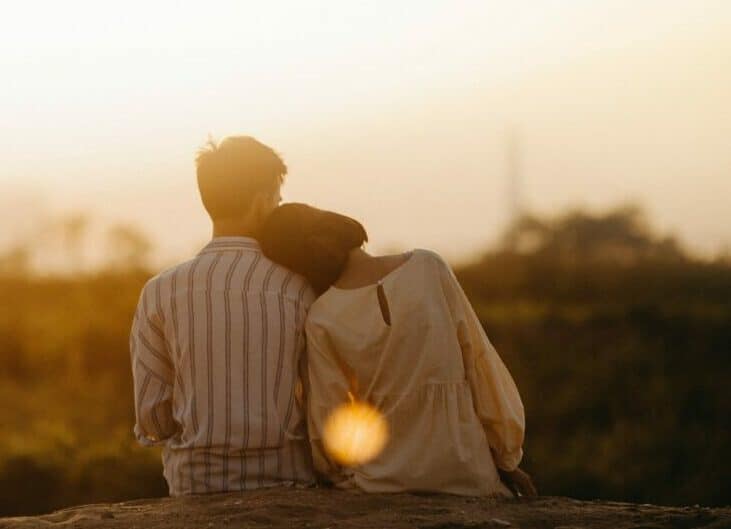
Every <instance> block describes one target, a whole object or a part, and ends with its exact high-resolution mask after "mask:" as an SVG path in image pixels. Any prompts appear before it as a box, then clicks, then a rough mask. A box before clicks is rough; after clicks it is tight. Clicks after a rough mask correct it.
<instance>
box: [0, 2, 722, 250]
mask: <svg viewBox="0 0 731 529" xmlns="http://www.w3.org/2000/svg"><path fill="white" fill-rule="evenodd" d="M110 5H111V4H108V3H103V2H88V1H73V0H71V1H67V2H37V1H32V0H31V1H26V2H14V3H12V4H11V3H7V4H6V3H3V5H2V17H0V72H2V83H0V157H1V158H0V159H2V161H3V163H2V166H1V168H0V184H1V185H2V186H3V193H2V195H0V226H2V227H0V244H2V243H8V242H12V241H14V240H18V239H22V238H24V237H29V236H31V235H32V233H34V230H35V231H37V230H39V229H40V230H42V229H43V226H44V222H45V219H47V218H48V217H49V216H53V215H59V214H64V213H66V212H72V211H78V210H83V211H87V212H89V213H90V214H91V215H92V216H93V218H94V219H96V220H97V223H98V224H100V225H101V224H105V223H106V224H109V223H113V222H125V223H131V224H134V225H136V226H138V227H140V228H141V229H144V230H145V231H147V232H148V233H149V234H150V235H151V237H152V238H153V241H154V242H155V247H156V248H157V255H158V257H159V259H160V260H164V261H169V260H174V259H177V258H182V257H184V256H187V255H189V254H190V253H191V252H193V251H195V250H196V249H197V248H199V247H200V246H201V245H202V244H203V243H205V241H206V240H207V239H208V238H209V237H210V224H209V221H208V219H207V217H206V215H205V212H204V211H203V209H202V207H201V205H200V201H199V199H198V196H197V191H196V188H195V168H194V164H193V159H194V157H195V152H196V150H197V149H198V148H199V147H200V146H201V145H202V144H203V143H204V142H205V141H206V139H207V137H208V136H209V135H212V136H213V137H214V138H216V139H221V138H223V137H225V136H228V135H235V134H247V135H253V136H255V137H257V138H258V139H260V140H261V141H263V142H265V143H267V144H269V145H271V146H273V147H274V148H275V149H276V150H277V151H278V152H280V153H281V154H282V156H283V158H284V159H285V161H286V163H287V165H288V166H289V169H290V174H289V176H288V179H287V182H286V184H285V186H284V188H283V196H284V199H285V200H286V201H299V202H308V203H311V204H313V205H316V206H319V207H324V208H329V209H333V210H336V211H339V212H343V213H346V214H349V215H351V216H354V217H356V218H358V219H359V220H361V221H362V222H363V224H364V225H365V226H366V228H367V230H368V232H369V235H370V240H371V243H370V244H369V249H371V250H373V251H375V252H382V251H391V250H397V249H404V248H409V247H426V248H431V249H434V250H437V251H439V252H441V253H443V254H444V255H446V256H447V257H448V258H450V259H452V260H465V259H469V258H472V257H474V256H475V255H477V254H479V253H480V252H482V251H483V250H484V249H485V248H486V247H487V246H488V245H490V244H492V243H494V242H495V241H496V240H497V239H498V237H499V235H500V233H501V231H502V230H503V229H504V228H505V226H506V223H507V222H508V220H509V218H510V215H511V211H512V210H511V205H510V204H511V197H512V196H514V195H511V194H510V191H509V189H510V186H509V184H508V173H509V171H508V167H507V165H508V164H507V162H506V160H507V152H508V145H509V143H510V142H511V141H512V144H513V146H514V148H515V152H517V160H518V163H517V168H518V169H517V170H518V175H519V183H520V185H519V187H518V190H519V192H518V196H519V199H520V204H521V207H522V208H523V209H524V210H526V211H534V212H536V213H539V214H553V213H556V212H560V211H563V210H565V209H566V208H569V207H576V206H585V207H588V208H591V209H596V210H601V209H605V208H609V207H611V206H613V205H616V204H618V203H621V202H625V201H634V202H638V203H641V204H643V205H644V206H645V208H646V210H647V213H648V216H649V218H650V220H651V221H652V223H653V224H654V225H656V226H657V227H658V229H659V230H660V231H663V232H669V233H670V232H672V233H675V234H677V235H679V236H680V237H681V239H682V240H683V241H684V242H685V243H686V246H688V248H689V249H691V250H693V251H696V252H699V253H703V254H707V255H711V254H713V253H714V252H717V251H720V250H722V249H724V248H728V247H730V246H731V207H729V206H731V198H730V197H731V98H729V97H728V94H729V93H731V2H728V1H725V0H716V1H713V0H695V1H690V0H688V1H676V0H662V1H660V0H633V1H625V0H612V1H601V0H595V1H591V2H588V1H583V0H556V1H548V0H545V1H541V0H533V1H527V0H522V1H521V0H517V1H510V2H508V1H501V2H497V1H490V0H482V1H475V2H472V1H461V2H460V1H452V2H447V1H441V2H436V1H428V0H421V1H400V2H385V1H383V2H380V1H375V0H374V1H369V2H357V1H349V2H342V1H340V2H323V1H311V2H299V1H290V2H283V1H280V2H277V1H271V2H246V1H237V2H180V1H179V2H171V1H156V2H137V1H128V2H124V3H118V4H114V5H113V7H110Z"/></svg>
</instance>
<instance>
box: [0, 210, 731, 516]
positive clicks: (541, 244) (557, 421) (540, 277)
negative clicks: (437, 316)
mask: <svg viewBox="0 0 731 529" xmlns="http://www.w3.org/2000/svg"><path fill="white" fill-rule="evenodd" d="M137 235H139V237H140V238H137ZM137 235H135V236H130V237H129V238H128V239H129V240H130V241H131V242H130V244H129V246H128V247H125V248H126V249H125V250H124V252H126V253H125V255H127V256H128V257H129V260H128V261H127V262H126V264H125V259H126V258H123V257H122V258H119V259H116V260H115V261H114V266H113V267H110V268H108V269H105V271H103V272H97V273H86V274H84V275H77V276H59V277H41V276H32V275H28V274H27V273H26V274H17V273H14V274H7V275H5V276H3V275H1V274H0V297H2V299H3V300H11V301H10V302H6V303H3V304H2V305H0V354H2V358H3V363H2V366H0V421H2V424H3V426H4V429H5V430H4V432H5V433H4V435H3V436H2V437H0V514H3V515H10V514H32V513H39V512H46V511H49V510H51V509H54V508H57V507H60V506H63V505H70V504H78V503H89V502H99V501H115V500H122V499H129V498H135V497H145V496H147V497H149V496H160V495H165V494H167V489H166V486H165V482H164V480H163V478H162V474H161V463H160V454H159V452H158V451H157V450H150V449H143V448H140V447H137V446H136V445H135V443H134V441H133V439H132V425H133V422H134V417H133V409H132V387H131V373H130V367H129V351H128V333H129V327H130V324H131V320H132V314H133V311H134V309H135V306H136V303H137V299H138V296H139V292H140V290H141V288H142V286H143V284H144V283H145V281H146V280H147V279H148V278H149V277H150V275H151V274H152V272H151V271H148V270H146V269H145V263H146V256H147V253H146V252H148V251H149V248H148V246H147V245H145V244H142V243H141V242H140V241H144V240H145V239H144V236H143V235H141V234H137ZM125 237H127V236H126V235H125V236H124V237H121V239H124V238H125ZM138 243H139V244H138ZM455 271H456V273H457V275H458V277H459V279H460V281H461V283H462V285H463V286H464V288H465V291H466V292H467V294H468V296H469V297H470V299H471V301H472V303H473V305H474V307H475V309H476V311H477V312H478V314H479V316H480V318H481V320H482V322H483V324H484V325H485V328H486V330H487V333H488V335H489V336H490V338H491V340H492V341H493V343H494V344H495V345H496V347H497V349H498V351H499V352H500V354H501V356H502V357H503V359H504V360H505V362H506V364H507V365H508V367H509V368H510V370H511V372H512V373H513V375H514V377H515V379H516V381H517V383H518V386H519V388H520V390H521V394H522V396H523V399H524V402H525V407H526V413H527V423H528V431H527V441H526V447H525V454H526V455H525V460H524V464H525V466H526V467H527V468H528V470H529V471H531V472H532V473H534V474H535V477H536V482H537V484H538V485H539V487H540V490H541V492H542V493H544V494H562V495H568V496H573V497H578V498H606V499H617V500H630V501H640V502H657V503H666V504H688V503H690V504H692V503H701V504H708V505H721V504H728V503H731V480H729V479H728V477H729V476H731V463H729V461H731V459H729V458H728V457H724V456H725V454H728V453H730V452H731V440H730V439H729V434H728V432H729V431H731V428H730V427H731V400H730V399H728V388H727V387H726V386H727V384H728V381H729V380H731V378H730V376H731V355H729V352H731V263H730V262H729V261H728V260H727V259H725V260H724V259H719V260H717V261H707V260H700V259H697V258H695V257H693V256H691V255H688V254H687V253H686V252H684V251H683V250H682V248H681V247H680V245H679V244H678V243H677V242H675V241H674V240H673V239H671V238H666V237H661V236H658V235H656V234H655V233H654V232H653V231H652V229H651V228H650V227H649V226H648V225H647V224H646V222H645V221H644V220H643V216H642V212H641V211H640V210H639V209H638V208H636V207H622V208H617V209H615V210H613V211H610V212H607V213H604V214H590V213H587V212H583V211H573V212H569V213H567V214H565V215H561V216H558V217H556V218H539V217H526V218H524V219H521V220H520V221H519V222H518V223H517V224H516V226H513V227H512V228H511V230H510V231H509V232H508V233H507V234H506V236H505V238H504V243H503V244H502V245H501V246H500V247H498V248H495V249H493V250H491V251H490V252H487V253H485V254H484V256H483V257H482V258H481V259H480V260H479V261H477V262H476V263H472V264H470V265H465V266H460V267H457V268H456V270H455Z"/></svg>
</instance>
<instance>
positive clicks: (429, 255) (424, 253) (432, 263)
mask: <svg viewBox="0 0 731 529" xmlns="http://www.w3.org/2000/svg"><path fill="white" fill-rule="evenodd" d="M412 252H413V256H414V257H418V258H419V259H421V260H422V261H423V262H424V263H425V264H426V265H427V266H429V267H431V268H433V269H434V270H435V271H439V272H443V271H447V270H451V268H450V267H449V264H447V261H445V260H444V258H443V257H442V256H441V255H439V254H438V253H437V252H435V251H434V250H430V249H427V248H416V249H414V250H412Z"/></svg>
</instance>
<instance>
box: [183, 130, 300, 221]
mask: <svg viewBox="0 0 731 529" xmlns="http://www.w3.org/2000/svg"><path fill="white" fill-rule="evenodd" d="M195 162H196V174H197V177H198V189H199V191H200V194H201V200H202V201H203V206H204V207H205V208H206V211H208V214H209V215H210V216H211V219H213V220H217V219H229V218H235V217H240V216H241V215H242V213H245V212H246V210H247V209H248V208H249V207H250V206H251V202H252V200H253V198H254V196H256V194H257V193H259V192H274V191H275V190H276V189H277V188H278V186H280V185H281V184H282V181H283V180H284V175H286V174H287V166H286V165H285V164H284V162H283V161H282V158H280V156H279V155H278V154H277V153H276V152H274V150H273V149H272V148H271V147H268V146H267V145H264V144H263V143H261V142H259V141H257V140H256V139H254V138H252V137H251V136H230V137H228V138H225V139H223V140H222V141H221V142H220V143H219V144H218V145H216V142H215V141H213V140H212V139H209V140H208V143H207V144H206V145H205V146H204V147H203V148H201V149H200V150H199V151H198V156H197V157H196V159H195Z"/></svg>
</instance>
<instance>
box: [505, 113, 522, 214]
mask: <svg viewBox="0 0 731 529" xmlns="http://www.w3.org/2000/svg"><path fill="white" fill-rule="evenodd" d="M505 167H506V177H507V204H508V222H509V226H511V227H512V226H514V225H515V223H516V222H517V221H518V219H520V217H521V215H522V214H523V193H522V184H523V175H522V170H523V159H522V151H521V145H520V134H519V131H518V129H517V128H516V127H514V126H509V127H508V129H507V132H506V135H505Z"/></svg>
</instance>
